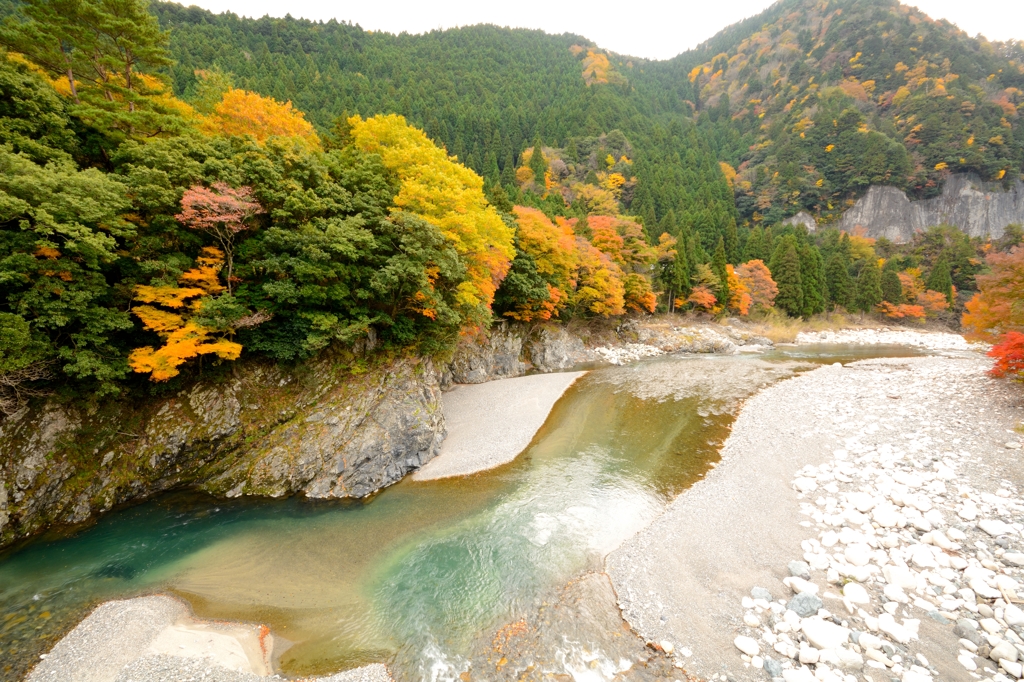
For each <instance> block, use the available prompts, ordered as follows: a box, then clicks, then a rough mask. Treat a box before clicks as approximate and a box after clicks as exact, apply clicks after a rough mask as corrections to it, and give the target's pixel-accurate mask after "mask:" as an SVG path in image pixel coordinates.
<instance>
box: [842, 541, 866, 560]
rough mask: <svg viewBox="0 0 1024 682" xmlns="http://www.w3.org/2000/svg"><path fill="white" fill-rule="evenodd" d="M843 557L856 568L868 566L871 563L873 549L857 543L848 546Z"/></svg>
mask: <svg viewBox="0 0 1024 682" xmlns="http://www.w3.org/2000/svg"><path fill="white" fill-rule="evenodd" d="M843 556H845V557H846V560H847V561H849V562H850V563H851V564H852V565H854V566H867V565H868V564H870V563H871V547H870V546H868V545H866V544H864V543H860V542H857V543H854V544H852V545H849V546H847V548H846V550H845V551H844V552H843Z"/></svg>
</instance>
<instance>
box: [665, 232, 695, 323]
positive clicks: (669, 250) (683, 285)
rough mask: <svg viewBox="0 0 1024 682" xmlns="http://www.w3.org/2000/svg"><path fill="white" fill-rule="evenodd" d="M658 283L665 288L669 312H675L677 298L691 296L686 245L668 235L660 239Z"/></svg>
mask: <svg viewBox="0 0 1024 682" xmlns="http://www.w3.org/2000/svg"><path fill="white" fill-rule="evenodd" d="M657 248H658V261H657V262H658V266H657V267H658V281H659V282H661V285H662V286H663V287H665V298H666V301H667V306H668V311H669V312H670V313H671V312H673V311H674V310H675V302H676V299H677V298H682V299H685V298H686V297H687V296H689V294H690V266H689V263H688V262H687V259H686V248H685V244H680V243H679V242H678V241H677V240H676V239H675V238H674V237H672V236H671V235H669V234H668V233H662V235H661V237H659V238H658V247H657Z"/></svg>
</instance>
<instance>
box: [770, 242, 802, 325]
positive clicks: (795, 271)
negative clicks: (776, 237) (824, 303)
mask: <svg viewBox="0 0 1024 682" xmlns="http://www.w3.org/2000/svg"><path fill="white" fill-rule="evenodd" d="M776 254H777V257H776V256H773V257H772V261H773V265H774V267H773V268H772V269H771V275H772V279H774V280H775V284H776V286H777V287H778V290H779V293H778V295H777V296H776V297H775V307H776V308H780V309H782V310H784V311H786V312H787V313H789V314H790V315H792V316H794V317H798V316H800V315H802V314H803V311H804V290H803V281H802V279H801V276H800V256H799V255H798V254H797V247H796V245H795V244H794V243H792V242H787V241H785V240H783V241H782V243H780V245H779V246H778V247H777V249H776Z"/></svg>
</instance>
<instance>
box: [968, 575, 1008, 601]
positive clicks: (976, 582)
mask: <svg viewBox="0 0 1024 682" xmlns="http://www.w3.org/2000/svg"><path fill="white" fill-rule="evenodd" d="M967 584H968V585H970V587H971V589H972V590H974V593H975V594H977V595H979V596H981V597H984V598H985V599H1000V598H1001V597H1002V596H1003V595H1002V594H1000V592H999V590H997V589H995V588H994V587H989V586H988V584H987V583H986V582H985V581H984V580H983V579H982V578H980V577H979V578H972V579H971V580H970V581H969V582H968V583H967Z"/></svg>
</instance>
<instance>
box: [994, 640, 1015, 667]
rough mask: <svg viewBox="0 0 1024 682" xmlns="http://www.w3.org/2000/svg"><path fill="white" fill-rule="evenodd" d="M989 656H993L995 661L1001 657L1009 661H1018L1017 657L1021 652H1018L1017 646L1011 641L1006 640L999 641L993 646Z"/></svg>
mask: <svg viewBox="0 0 1024 682" xmlns="http://www.w3.org/2000/svg"><path fill="white" fill-rule="evenodd" d="M988 657H989V658H991V659H992V660H993V661H999V660H1000V659H1002V658H1005V659H1006V660H1008V661H1012V662H1016V660H1017V658H1018V657H1019V654H1018V652H1017V647H1015V646H1013V645H1012V644H1010V643H1009V642H1005V641H1004V642H999V643H998V644H996V645H995V646H994V647H992V652H991V653H990V654H989V655H988Z"/></svg>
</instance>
